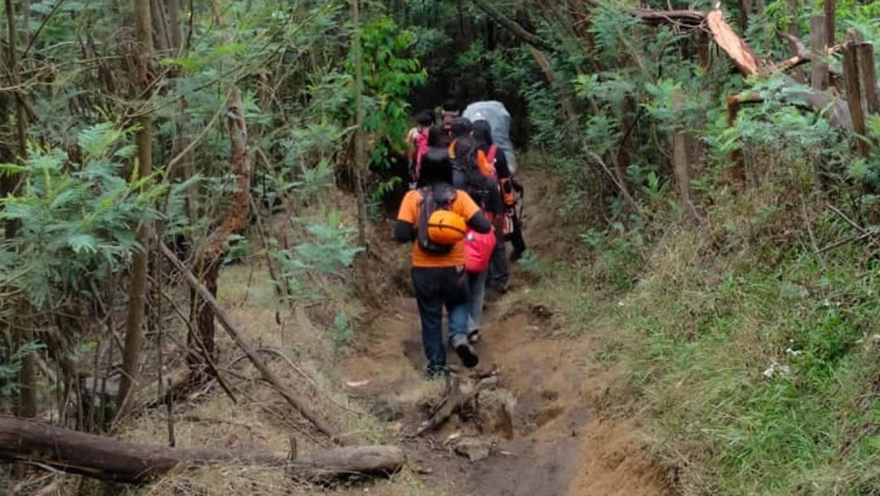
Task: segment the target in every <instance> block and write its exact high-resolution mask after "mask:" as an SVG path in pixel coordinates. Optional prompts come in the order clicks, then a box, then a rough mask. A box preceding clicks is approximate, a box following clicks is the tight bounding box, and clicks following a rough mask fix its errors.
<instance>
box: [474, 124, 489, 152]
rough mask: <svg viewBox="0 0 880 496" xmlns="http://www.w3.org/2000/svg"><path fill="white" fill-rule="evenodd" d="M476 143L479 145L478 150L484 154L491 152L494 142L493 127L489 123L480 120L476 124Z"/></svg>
mask: <svg viewBox="0 0 880 496" xmlns="http://www.w3.org/2000/svg"><path fill="white" fill-rule="evenodd" d="M474 141H475V142H476V143H477V148H479V149H480V150H483V151H484V152H487V151H489V147H490V146H492V143H493V141H492V126H491V125H489V123H488V122H487V121H485V120H482V119H480V120H478V121H476V122H474Z"/></svg>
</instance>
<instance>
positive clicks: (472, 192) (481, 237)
mask: <svg viewBox="0 0 880 496" xmlns="http://www.w3.org/2000/svg"><path fill="white" fill-rule="evenodd" d="M441 117H442V120H441V123H440V125H435V122H436V121H435V116H434V113H433V112H432V111H424V112H422V113H420V114H419V115H418V116H417V117H416V127H414V128H413V129H412V130H410V132H409V134H408V135H407V143H408V144H409V145H410V151H411V153H410V174H411V176H412V180H413V182H412V183H411V189H410V191H409V192H407V194H406V196H405V197H404V198H403V201H402V203H401V205H400V210H399V213H398V216H397V225H396V226H395V229H394V237H395V239H396V240H397V241H398V242H399V243H412V279H413V287H414V289H415V293H416V300H417V303H418V308H419V317H420V319H421V324H422V344H423V346H424V349H425V355H426V357H427V359H428V371H427V372H428V375H429V376H430V377H439V376H444V375H445V374H446V373H447V368H446V347H445V344H444V341H443V308H444V307H445V308H446V312H447V319H448V330H449V344H450V347H451V348H452V349H453V350H455V352H456V354H457V355H458V356H459V358H460V359H461V361H462V363H463V364H464V365H465V366H466V367H468V368H471V367H475V366H476V365H477V364H478V362H479V358H478V356H477V354H476V351H475V349H474V346H473V345H474V344H475V343H476V342H477V341H479V339H480V329H481V327H482V316H483V306H484V299H485V294H486V288H487V287H490V288H492V289H494V290H496V291H498V292H499V293H504V292H506V291H507V287H508V278H509V275H508V258H507V248H506V243H507V241H510V242H511V243H512V245H513V253H512V255H511V260H512V261H516V260H518V259H519V258H520V257H522V255H523V253H524V252H525V250H526V246H525V241H524V240H523V236H522V223H521V219H520V215H519V214H518V212H517V205H518V204H519V203H520V201H519V199H520V198H521V197H522V192H523V189H522V187H521V186H519V184H517V183H516V181H515V180H514V179H513V174H514V172H515V171H516V161H515V158H514V155H513V147H512V144H511V142H510V138H509V129H510V114H509V113H508V112H507V109H505V108H504V105H503V104H501V103H500V102H496V101H487V102H476V103H473V104H471V105H469V106H468V107H467V108H466V109H465V111H464V112H463V113H461V112H459V108H458V106H457V105H456V104H455V103H454V102H447V103H444V105H443V109H442V113H441Z"/></svg>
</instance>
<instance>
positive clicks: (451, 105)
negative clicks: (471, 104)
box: [443, 98, 461, 113]
mask: <svg viewBox="0 0 880 496" xmlns="http://www.w3.org/2000/svg"><path fill="white" fill-rule="evenodd" d="M443 110H445V111H446V112H455V113H458V112H460V111H461V106H460V105H459V104H458V101H457V100H455V99H454V98H450V99H448V100H446V101H445V102H443Z"/></svg>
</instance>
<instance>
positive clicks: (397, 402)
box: [121, 170, 675, 496]
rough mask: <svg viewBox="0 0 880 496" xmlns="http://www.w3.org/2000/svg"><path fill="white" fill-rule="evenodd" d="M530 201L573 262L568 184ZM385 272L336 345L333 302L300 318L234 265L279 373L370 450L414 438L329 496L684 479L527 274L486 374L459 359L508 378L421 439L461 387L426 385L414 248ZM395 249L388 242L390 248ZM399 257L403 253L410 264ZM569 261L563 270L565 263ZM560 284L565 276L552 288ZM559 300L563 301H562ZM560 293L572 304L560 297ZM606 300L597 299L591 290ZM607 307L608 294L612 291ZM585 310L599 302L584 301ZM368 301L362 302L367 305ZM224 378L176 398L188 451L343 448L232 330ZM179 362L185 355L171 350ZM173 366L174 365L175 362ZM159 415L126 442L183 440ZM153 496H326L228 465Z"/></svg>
mask: <svg viewBox="0 0 880 496" xmlns="http://www.w3.org/2000/svg"><path fill="white" fill-rule="evenodd" d="M520 174H521V176H522V181H523V183H524V184H525V186H526V188H527V191H528V192H529V197H530V198H532V199H533V200H531V201H530V202H527V203H526V207H525V214H524V219H525V225H526V228H525V234H526V239H527V241H528V242H529V244H530V248H531V249H532V250H533V251H534V252H535V253H536V254H537V257H542V258H543V259H544V260H548V261H553V260H556V261H560V260H562V258H564V257H565V249H564V248H560V246H562V245H561V244H560V243H558V242H557V241H558V237H557V236H556V233H558V232H559V231H558V230H559V229H561V228H562V226H559V225H558V223H557V222H556V221H555V214H554V211H553V208H554V207H553V206H552V205H550V204H549V203H547V200H546V199H547V198H552V197H553V186H552V185H551V184H549V183H548V182H547V180H545V179H543V177H542V176H540V175H538V174H537V173H534V174H532V173H530V171H528V170H524V171H522V172H521V173H520ZM377 243H382V244H380V245H378V246H377V248H378V250H377V251H380V252H382V253H381V257H379V259H378V262H379V263H380V264H383V267H382V270H373V271H372V273H374V274H376V275H377V276H378V277H379V278H381V279H377V280H376V281H372V282H371V283H375V284H376V286H380V285H381V286H382V288H381V289H382V291H383V292H384V293H385V294H384V296H383V297H382V298H381V301H374V302H367V301H362V302H350V303H351V304H352V305H353V307H352V308H350V309H349V310H350V313H351V314H353V315H356V316H357V315H359V317H358V321H359V322H362V326H359V328H358V329H357V332H356V333H355V335H354V338H353V340H351V341H350V342H349V343H348V345H346V346H347V347H346V349H345V350H344V351H342V352H339V350H337V349H335V348H334V345H333V344H332V343H333V336H332V331H331V333H330V335H328V333H327V331H326V329H328V328H329V329H333V324H334V321H333V313H332V311H331V309H328V308H324V306H325V303H320V302H319V303H314V304H305V305H298V306H295V308H293V309H288V308H287V307H286V306H285V305H280V304H278V303H277V302H275V298H274V294H273V292H272V290H271V289H270V288H271V286H270V285H269V281H268V273H267V272H266V269H265V267H263V266H262V264H261V263H260V260H261V259H260V258H255V259H254V261H253V262H248V263H244V264H239V265H234V266H229V267H226V268H225V269H224V270H223V271H222V273H221V280H220V285H219V286H220V294H219V300H220V301H221V304H222V305H223V306H224V307H226V308H227V310H228V313H229V314H230V315H231V317H232V319H233V321H235V322H236V324H237V325H239V326H240V327H241V329H242V331H243V333H244V334H245V336H246V338H247V339H248V340H249V341H251V342H252V343H254V344H255V345H256V346H258V347H260V348H261V349H262V350H264V351H263V352H262V354H263V356H264V357H265V358H266V359H267V360H269V361H270V366H271V368H272V369H273V371H275V373H276V374H278V375H279V376H280V377H281V378H282V380H283V381H285V382H286V383H287V384H288V385H289V386H290V387H291V388H292V389H293V390H295V391H297V392H298V394H300V395H301V396H302V397H303V398H305V399H306V401H307V402H308V403H309V404H311V405H312V406H313V408H314V409H315V410H317V411H318V412H320V414H321V415H323V416H324V417H326V418H327V419H329V420H330V421H331V422H332V423H333V424H334V425H336V426H338V427H339V428H340V429H341V430H342V431H344V432H346V433H349V434H350V435H352V437H353V438H354V439H356V440H357V442H358V443H361V444H377V443H382V444H398V445H401V446H402V447H403V448H404V449H405V451H406V453H407V457H408V464H407V468H406V469H405V470H404V471H403V472H402V473H400V474H397V475H395V476H393V477H392V478H391V479H390V480H384V481H383V480H377V481H375V482H373V483H370V484H369V485H367V486H362V485H351V486H339V487H329V488H328V487H325V488H322V489H321V490H320V492H321V493H322V494H326V495H328V496H336V495H339V496H341V495H351V494H362V493H365V492H368V493H369V494H374V495H380V496H438V495H451V494H456V495H474V496H476V495H480V496H519V495H522V496H624V495H626V496H672V495H673V494H675V493H674V492H673V491H672V490H671V489H670V484H669V483H668V479H669V477H668V472H669V471H668V470H665V469H663V468H662V467H661V465H660V464H658V463H657V462H656V460H657V457H656V456H654V455H653V454H652V452H651V451H650V448H649V446H650V443H649V442H648V439H647V438H646V437H645V434H644V432H643V431H642V429H641V427H640V425H639V423H638V422H637V421H636V420H634V419H633V418H631V417H632V416H631V415H628V414H626V413H624V414H621V411H624V412H631V411H632V410H633V409H632V408H629V406H627V407H625V408H619V405H616V404H615V403H617V402H619V400H618V398H620V397H621V396H622V395H620V394H616V392H615V389H616V388H619V387H620V386H619V384H620V382H621V381H620V380H619V379H620V372H619V371H617V370H615V369H614V368H609V367H604V366H602V365H601V364H598V363H597V362H596V357H597V356H598V355H599V354H600V353H599V349H598V348H599V346H598V345H594V344H593V343H592V342H591V338H590V333H589V332H582V331H583V328H584V327H586V329H587V330H588V329H589V328H590V324H589V322H590V321H591V319H595V318H597V316H591V315H589V311H590V310H589V309H586V310H584V309H577V310H578V311H583V312H586V313H587V317H586V320H585V321H584V320H581V321H580V322H578V323H577V327H578V331H574V330H573V325H574V324H573V323H570V322H568V317H567V316H566V315H563V313H565V312H560V311H554V310H550V308H559V305H556V304H555V303H558V302H557V301H551V300H554V299H564V295H562V294H560V293H559V291H560V289H558V288H555V289H554V288H545V287H542V281H541V278H540V277H533V276H530V275H529V274H528V273H527V271H525V270H523V269H521V268H519V267H517V266H516V265H514V266H512V274H511V280H512V285H511V290H510V291H509V292H508V293H507V294H506V295H504V296H502V297H499V298H496V299H494V300H492V301H490V302H489V303H488V308H487V313H486V315H485V316H484V329H483V340H482V341H481V342H480V343H479V344H478V345H477V350H478V352H479V355H480V359H481V363H480V365H479V366H478V367H477V368H476V369H475V370H472V371H467V370H465V369H464V368H462V367H455V363H456V362H455V361H456V360H457V358H456V357H455V354H454V353H450V354H449V356H450V361H451V365H452V366H453V367H454V368H455V370H456V371H457V372H456V374H455V376H456V377H458V378H459V379H460V381H461V383H462V384H465V387H466V386H467V385H468V384H470V385H472V384H473V383H475V382H476V381H477V380H479V378H481V377H487V376H493V377H495V380H496V381H497V382H496V383H495V384H493V385H491V386H490V387H488V388H487V389H486V390H484V391H482V392H481V393H480V394H479V395H478V397H477V399H476V401H475V402H472V403H471V404H470V405H469V406H468V407H467V408H465V409H464V410H463V411H462V412H460V413H459V414H456V415H453V416H452V417H450V419H449V420H448V421H447V422H445V423H444V424H443V425H442V426H440V428H438V429H437V430H436V431H433V432H427V433H424V434H423V435H421V436H417V435H415V433H416V432H417V431H418V430H419V428H420V426H421V425H422V423H423V422H424V421H425V420H426V419H427V418H428V417H429V416H430V411H431V409H432V408H435V407H436V406H437V405H438V403H439V402H441V401H442V398H444V397H445V396H446V395H447V393H448V391H447V387H448V383H445V382H444V381H436V380H435V381H429V380H427V379H425V377H424V376H423V371H424V370H425V359H424V355H423V352H422V347H421V338H420V330H419V327H420V326H419V317H418V312H417V309H416V305H415V300H414V298H412V295H407V294H406V293H407V292H408V291H410V290H409V289H408V288H409V285H408V274H409V269H408V261H409V260H408V248H407V247H398V246H393V245H392V244H391V243H390V241H382V240H379V241H377ZM385 243H387V244H385ZM398 258H399V259H400V260H398ZM565 266H566V265H565V264H564V263H562V264H559V265H558V267H561V268H563V269H561V270H564V267H565ZM548 284H549V283H548ZM554 291H555V293H554ZM554 294H556V295H557V296H554ZM590 297H591V296H590ZM596 298H601V295H597V296H596ZM578 301H583V298H579V299H578ZM358 306H360V308H358ZM217 343H218V345H219V346H220V349H221V355H222V356H223V357H224V358H223V359H222V360H221V361H222V364H221V369H223V370H226V371H227V373H228V374H225V375H227V376H228V375H229V374H232V375H231V378H230V379H228V382H229V386H230V388H231V389H232V391H233V393H234V394H235V395H236V396H237V402H233V401H232V400H231V399H230V398H229V397H227V396H226V395H225V394H224V393H223V392H222V391H221V390H220V388H219V387H217V386H216V385H214V386H212V387H210V389H205V390H202V391H197V392H195V393H194V394H191V395H190V396H189V397H188V398H185V399H181V400H180V401H178V402H177V403H176V404H175V405H174V419H175V421H174V425H173V431H174V433H175V438H176V439H175V440H176V445H177V446H179V447H214V448H222V449H239V450H249V449H252V450H263V451H276V452H277V451H281V452H283V451H285V450H286V449H287V447H288V439H289V437H290V436H291V435H293V436H294V437H296V438H297V442H298V450H299V451H300V452H303V453H304V452H309V451H312V450H315V449H321V448H326V447H329V443H328V441H327V440H325V439H322V438H321V436H320V435H317V434H316V433H314V431H313V430H312V428H311V426H309V425H308V424H307V423H306V422H305V421H304V420H303V419H301V418H300V417H299V416H298V415H296V414H294V413H293V412H290V411H289V408H288V406H287V405H286V404H285V403H284V401H283V400H282V399H281V398H280V397H279V396H278V395H277V393H275V392H274V391H273V390H272V389H271V388H269V387H268V386H267V385H265V384H263V383H261V382H260V381H259V380H258V377H257V375H256V373H255V372H254V371H253V370H251V367H250V366H248V365H247V364H246V362H244V361H242V360H239V359H237V358H236V357H237V356H240V352H238V351H237V350H236V349H235V347H234V345H233V344H232V343H231V341H230V340H229V339H228V338H226V337H225V336H219V337H218V341H217ZM166 347H167V348H168V349H167V350H166V352H167V354H166V356H170V355H171V354H173V353H174V349H173V346H172V345H171V344H170V343H166ZM166 367H169V368H173V367H172V365H171V364H166ZM163 410H164V409H154V410H152V411H149V412H147V413H146V414H145V415H141V416H139V417H138V418H136V419H134V420H133V421H132V422H131V423H130V424H129V425H128V427H127V428H126V429H125V430H124V431H123V432H122V433H121V435H122V437H124V438H126V439H129V440H132V441H138V442H147V443H167V441H168V434H167V433H168V431H169V430H170V429H169V423H168V418H167V417H168V415H167V412H165V411H163ZM129 491H131V492H129V493H127V494H134V495H137V496H145V495H149V496H171V495H175V496H176V495H179V494H199V495H204V496H221V495H227V494H251V495H254V496H276V495H281V494H285V495H305V494H315V492H316V491H315V488H311V487H309V486H307V485H302V486H300V485H292V484H291V481H290V478H289V477H288V476H287V475H286V474H285V473H284V471H283V470H279V469H275V468H265V467H246V466H239V465H235V464H232V465H228V466H221V467H205V468H202V469H198V470H195V471H189V472H181V473H175V474H172V475H170V476H168V477H165V478H163V479H162V480H160V481H158V482H157V483H155V484H153V485H151V486H147V487H144V488H142V489H130V490H129Z"/></svg>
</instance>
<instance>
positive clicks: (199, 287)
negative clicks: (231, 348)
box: [159, 243, 344, 444]
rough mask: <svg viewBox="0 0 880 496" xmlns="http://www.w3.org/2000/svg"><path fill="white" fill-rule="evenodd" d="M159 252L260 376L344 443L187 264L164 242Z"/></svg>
mask: <svg viewBox="0 0 880 496" xmlns="http://www.w3.org/2000/svg"><path fill="white" fill-rule="evenodd" d="M159 249H160V250H162V254H163V255H164V256H165V258H167V259H168V261H169V262H171V265H174V267H175V268H176V269H177V270H178V271H180V273H181V274H183V277H184V279H186V282H187V284H189V285H190V287H192V289H193V290H195V291H196V292H197V293H199V296H201V297H202V299H204V301H205V304H206V305H208V306H210V307H211V311H212V312H213V313H214V315H215V316H216V317H217V320H218V321H220V325H221V326H223V329H225V330H226V333H227V334H229V337H231V338H232V340H233V341H235V344H236V345H237V346H238V347H239V348H241V350H242V351H244V353H245V355H247V357H248V359H249V360H250V362H251V363H252V364H253V365H254V367H256V369H257V370H258V371H259V372H260V375H261V376H262V377H263V379H264V380H265V381H266V382H268V383H269V384H271V385H272V386H273V387H275V389H276V390H278V392H279V393H281V396H283V397H284V399H285V400H287V402H288V403H289V404H290V406H292V407H293V408H294V409H295V410H296V411H298V412H299V413H300V414H302V416H303V417H305V418H306V419H308V420H309V421H310V422H311V423H312V424H313V425H314V426H315V427H316V428H317V429H318V430H319V431H321V432H322V433H324V434H326V435H327V436H329V437H330V438H331V439H332V440H333V441H334V442H336V443H339V444H344V440H343V438H342V437H341V436H340V435H339V434H338V433H337V432H336V431H335V429H333V428H332V427H330V425H329V424H328V423H327V422H326V421H325V420H324V419H323V418H321V417H320V416H318V414H316V413H315V412H314V411H312V409H311V408H310V407H309V406H308V405H307V404H306V403H304V402H303V401H302V400H300V399H299V398H297V397H296V395H295V394H294V393H293V392H292V391H291V390H290V389H288V388H287V387H286V386H285V385H284V384H283V383H282V382H281V381H280V380H279V379H278V377H277V376H276V375H275V374H274V373H273V372H272V371H271V370H270V369H269V367H267V366H266V364H265V363H263V361H262V360H261V359H260V356H259V355H258V354H257V351H256V350H255V349H254V348H253V347H252V346H251V345H250V343H248V342H247V341H246V340H245V339H244V337H243V336H242V333H241V332H240V331H239V330H238V328H237V327H236V326H235V324H233V323H232V319H230V318H229V316H228V315H226V312H225V311H224V310H223V308H222V307H221V306H220V303H218V302H217V300H216V299H215V298H214V295H212V294H211V292H210V291H208V288H206V287H205V285H204V284H202V283H201V282H199V280H198V278H196V276H195V275H194V274H193V273H192V272H191V271H190V270H189V269H187V268H186V266H185V265H183V262H181V261H180V259H178V258H177V256H176V255H175V254H174V252H173V251H171V250H170V249H169V248H168V247H167V246H165V244H164V243H160V244H159Z"/></svg>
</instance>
